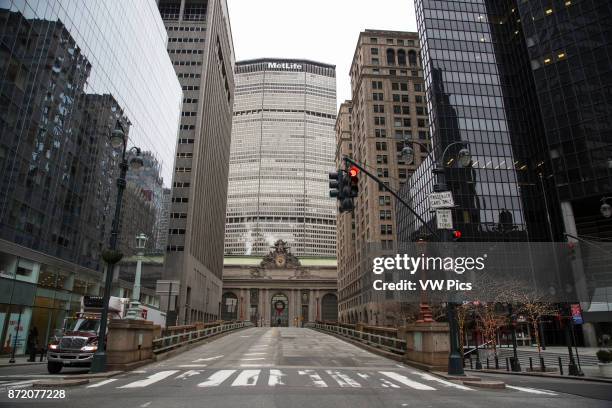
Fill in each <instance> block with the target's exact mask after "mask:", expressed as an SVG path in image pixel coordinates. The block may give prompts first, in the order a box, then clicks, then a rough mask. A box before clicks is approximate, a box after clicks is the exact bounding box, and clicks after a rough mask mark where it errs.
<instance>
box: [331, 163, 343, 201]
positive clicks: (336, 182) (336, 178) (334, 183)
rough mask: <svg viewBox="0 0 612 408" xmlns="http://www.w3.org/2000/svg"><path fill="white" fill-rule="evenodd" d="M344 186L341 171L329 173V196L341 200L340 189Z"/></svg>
mask: <svg viewBox="0 0 612 408" xmlns="http://www.w3.org/2000/svg"><path fill="white" fill-rule="evenodd" d="M343 186H344V175H343V174H342V170H338V171H337V172H336V171H330V172H329V196H330V197H335V198H337V199H338V200H342V187H343Z"/></svg>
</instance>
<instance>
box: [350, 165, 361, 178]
mask: <svg viewBox="0 0 612 408" xmlns="http://www.w3.org/2000/svg"><path fill="white" fill-rule="evenodd" d="M358 174H359V169H358V168H357V167H356V166H351V168H350V170H349V175H350V176H351V177H357V175H358Z"/></svg>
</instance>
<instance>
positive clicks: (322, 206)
mask: <svg viewBox="0 0 612 408" xmlns="http://www.w3.org/2000/svg"><path fill="white" fill-rule="evenodd" d="M335 120H336V70H335V67H334V66H331V65H327V64H322V63H318V62H313V61H303V60H279V59H259V60H250V61H242V62H237V63H236V97H235V102H234V119H233V125H232V145H231V150H230V173H229V191H228V201H227V216H226V226H225V253H226V254H232V255H265V254H267V253H268V252H269V248H270V247H271V246H272V245H274V242H276V240H278V239H282V240H284V241H285V242H287V243H288V245H289V247H290V248H291V251H292V252H293V253H294V254H295V255H296V256H298V257H301V256H335V255H336V202H335V200H334V199H331V198H330V197H329V186H328V181H329V180H328V177H327V173H328V172H329V171H331V170H332V169H333V168H334V154H335V130H334V126H335Z"/></svg>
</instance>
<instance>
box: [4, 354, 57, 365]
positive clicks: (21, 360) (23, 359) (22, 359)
mask: <svg viewBox="0 0 612 408" xmlns="http://www.w3.org/2000/svg"><path fill="white" fill-rule="evenodd" d="M28 358H29V357H28V356H15V362H14V363H9V360H10V359H11V358H10V357H1V358H0V367H11V366H12V367H18V366H26V365H37V364H47V358H46V357H43V360H42V361H40V354H38V355H36V361H34V362H31V361H28Z"/></svg>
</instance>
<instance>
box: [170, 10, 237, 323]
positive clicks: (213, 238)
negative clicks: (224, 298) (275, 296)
mask: <svg viewBox="0 0 612 408" xmlns="http://www.w3.org/2000/svg"><path fill="white" fill-rule="evenodd" d="M159 10H160V12H161V15H162V19H163V21H164V24H165V26H166V29H167V31H168V37H169V38H168V53H169V55H170V59H171V61H172V63H173V65H174V68H175V71H176V75H177V77H178V79H179V82H180V83H181V86H182V88H183V111H182V113H181V115H182V116H181V124H180V129H179V135H178V145H177V150H176V157H175V160H174V176H173V178H172V208H171V211H170V219H169V226H168V243H167V245H166V257H165V270H164V274H163V278H164V279H166V280H168V279H172V280H178V281H180V295H179V297H178V299H177V304H176V312H177V315H178V322H179V323H189V322H193V321H208V320H214V319H216V318H218V315H219V302H220V301H221V275H222V273H223V234H224V228H225V223H224V216H225V206H226V201H227V176H228V168H229V152H230V139H231V126H232V105H233V102H234V48H233V42H232V31H231V27H230V21H229V15H228V10H227V3H226V1H225V0H160V1H159ZM175 317H176V315H173V314H172V313H170V314H169V321H171V322H172V321H173V320H175Z"/></svg>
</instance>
